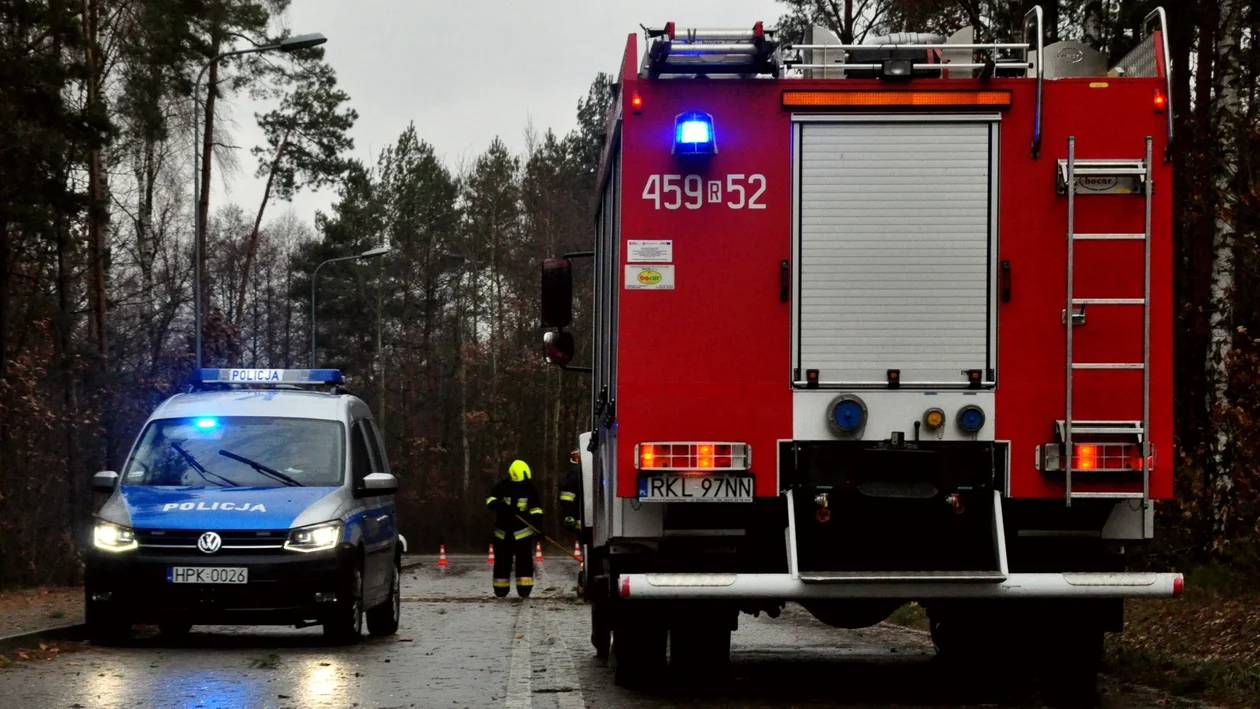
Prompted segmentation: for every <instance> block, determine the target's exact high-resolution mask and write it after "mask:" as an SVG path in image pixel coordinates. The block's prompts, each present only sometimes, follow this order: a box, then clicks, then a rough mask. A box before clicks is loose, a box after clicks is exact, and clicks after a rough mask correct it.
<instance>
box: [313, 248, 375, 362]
mask: <svg viewBox="0 0 1260 709" xmlns="http://www.w3.org/2000/svg"><path fill="white" fill-rule="evenodd" d="M387 253H389V247H388V246H378V247H376V248H374V249H368V250H367V251H364V252H363V253H361V254H355V255H353V256H338V257H337V258H330V259H328V260H327V261H324V262H322V263H320V264H319V265H318V266H316V267H315V271H314V272H313V273H311V363H310V367H311V369H314V368H315V333H316V329H315V277H316V276H318V275H319V269H321V268H323V267H324V266H325V265H327V264H330V263H336V262H337V261H353V260H356V259H364V258H375V257H377V256H384V255H385V254H387Z"/></svg>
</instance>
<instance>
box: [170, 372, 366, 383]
mask: <svg viewBox="0 0 1260 709" xmlns="http://www.w3.org/2000/svg"><path fill="white" fill-rule="evenodd" d="M342 381H343V380H342V378H341V370H339V369H197V370H194V371H193V382H195V383H200V384H261V385H267V384H291V385H301V384H340V383H342Z"/></svg>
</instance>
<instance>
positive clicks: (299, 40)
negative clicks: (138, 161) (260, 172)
mask: <svg viewBox="0 0 1260 709" xmlns="http://www.w3.org/2000/svg"><path fill="white" fill-rule="evenodd" d="M327 41H328V38H327V37H325V36H324V35H322V34H319V33H318V32H316V33H313V34H300V35H297V36H296V37H287V38H285V39H282V40H280V41H279V42H276V43H275V44H264V45H259V46H256V47H249V48H248V49H234V50H232V51H230V52H223V53H222V54H220V55H218V56H216V57H213V58H211V59H210V60H209V61H207V62H206V63H205V64H203V65H202V67H201V71H200V72H199V73H198V74H197V80H196V81H195V82H193V321H194V322H193V328H194V335H193V337H194V342H195V344H194V346H193V347H194V349H195V350H196V353H197V369H201V240H202V231H203V230H204V229H205V224H202V221H201V146H200V145H199V143H200V142H201V134H200V131H199V129H198V126H197V118H198V114H199V113H200V112H201V102H200V98H201V80H202V79H204V78H205V76H206V71H207V70H208V69H209V68H210V67H211V66H212V65H214V64H215V63H217V62H219V61H221V60H223V59H226V58H228V57H235V56H239V55H241V54H258V53H260V52H274V51H280V52H284V53H285V54H291V53H293V52H297V51H301V50H303V49H310V48H311V47H318V46H319V45H321V44H323V43H324V42H327Z"/></svg>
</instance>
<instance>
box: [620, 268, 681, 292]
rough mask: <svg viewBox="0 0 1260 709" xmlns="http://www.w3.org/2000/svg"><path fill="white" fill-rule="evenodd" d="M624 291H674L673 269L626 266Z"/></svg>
mask: <svg viewBox="0 0 1260 709" xmlns="http://www.w3.org/2000/svg"><path fill="white" fill-rule="evenodd" d="M626 290H674V267H673V266H672V265H669V266H666V265H661V266H626Z"/></svg>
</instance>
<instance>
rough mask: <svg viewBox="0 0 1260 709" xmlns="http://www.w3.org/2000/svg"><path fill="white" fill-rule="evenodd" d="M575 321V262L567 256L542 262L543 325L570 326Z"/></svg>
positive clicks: (545, 326)
mask: <svg viewBox="0 0 1260 709" xmlns="http://www.w3.org/2000/svg"><path fill="white" fill-rule="evenodd" d="M572 321H573V264H572V263H571V262H570V261H569V259H567V258H549V259H546V260H544V261H543V262H542V326H543V328H544V329H546V328H552V327H556V328H562V327H568V326H569V324H570V323H571V322H572Z"/></svg>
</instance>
